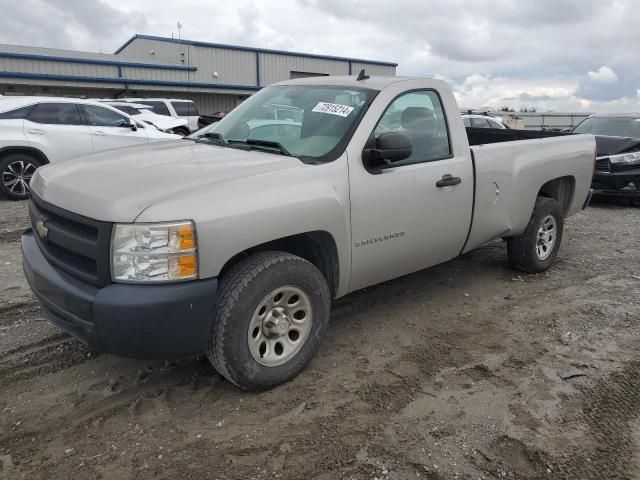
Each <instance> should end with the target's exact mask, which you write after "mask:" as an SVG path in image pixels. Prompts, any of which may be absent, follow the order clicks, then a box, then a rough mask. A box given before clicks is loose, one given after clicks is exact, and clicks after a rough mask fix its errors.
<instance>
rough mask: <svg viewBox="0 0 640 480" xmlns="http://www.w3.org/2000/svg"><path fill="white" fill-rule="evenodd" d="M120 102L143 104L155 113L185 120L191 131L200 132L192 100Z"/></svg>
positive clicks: (165, 99)
mask: <svg viewBox="0 0 640 480" xmlns="http://www.w3.org/2000/svg"><path fill="white" fill-rule="evenodd" d="M118 100H119V101H123V102H133V103H143V104H145V105H149V106H150V107H151V108H152V109H153V113H157V114H158V115H166V116H169V117H177V118H184V119H185V120H187V121H188V122H189V130H190V131H192V132H195V131H196V130H198V117H199V116H200V114H199V113H198V109H197V108H196V104H195V103H193V101H191V100H185V99H184V98H120V99H118Z"/></svg>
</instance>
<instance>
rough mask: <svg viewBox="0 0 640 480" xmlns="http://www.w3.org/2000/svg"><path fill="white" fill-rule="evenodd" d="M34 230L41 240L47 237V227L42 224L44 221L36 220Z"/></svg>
mask: <svg viewBox="0 0 640 480" xmlns="http://www.w3.org/2000/svg"><path fill="white" fill-rule="evenodd" d="M36 232H38V235H39V236H40V238H41V239H42V240H46V239H47V236H48V235H49V229H48V228H47V227H46V225H45V224H44V221H42V220H38V221H37V222H36Z"/></svg>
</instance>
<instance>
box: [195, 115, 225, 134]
mask: <svg viewBox="0 0 640 480" xmlns="http://www.w3.org/2000/svg"><path fill="white" fill-rule="evenodd" d="M224 116H225V112H214V113H212V114H211V115H200V116H199V117H198V130H200V129H201V128H204V127H206V126H207V125H211V124H212V123H215V122H219V121H220V120H222V118H223V117H224Z"/></svg>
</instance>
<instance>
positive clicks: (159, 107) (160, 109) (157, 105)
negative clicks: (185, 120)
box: [139, 100, 171, 117]
mask: <svg viewBox="0 0 640 480" xmlns="http://www.w3.org/2000/svg"><path fill="white" fill-rule="evenodd" d="M139 103H141V104H142V105H149V106H150V107H152V108H151V110H152V111H153V113H157V114H158V115H164V116H166V117H170V116H171V112H169V107H167V105H166V104H165V103H164V102H158V101H153V102H147V101H146V100H140V102H139Z"/></svg>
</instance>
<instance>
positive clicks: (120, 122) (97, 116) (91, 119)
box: [80, 105, 129, 127]
mask: <svg viewBox="0 0 640 480" xmlns="http://www.w3.org/2000/svg"><path fill="white" fill-rule="evenodd" d="M80 108H81V109H82V111H83V112H84V116H85V117H86V118H87V123H88V124H89V125H91V126H92V127H127V126H129V119H128V118H127V117H125V116H124V115H120V114H119V113H116V112H114V111H113V110H109V109H108V108H103V107H98V106H97V105H80Z"/></svg>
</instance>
